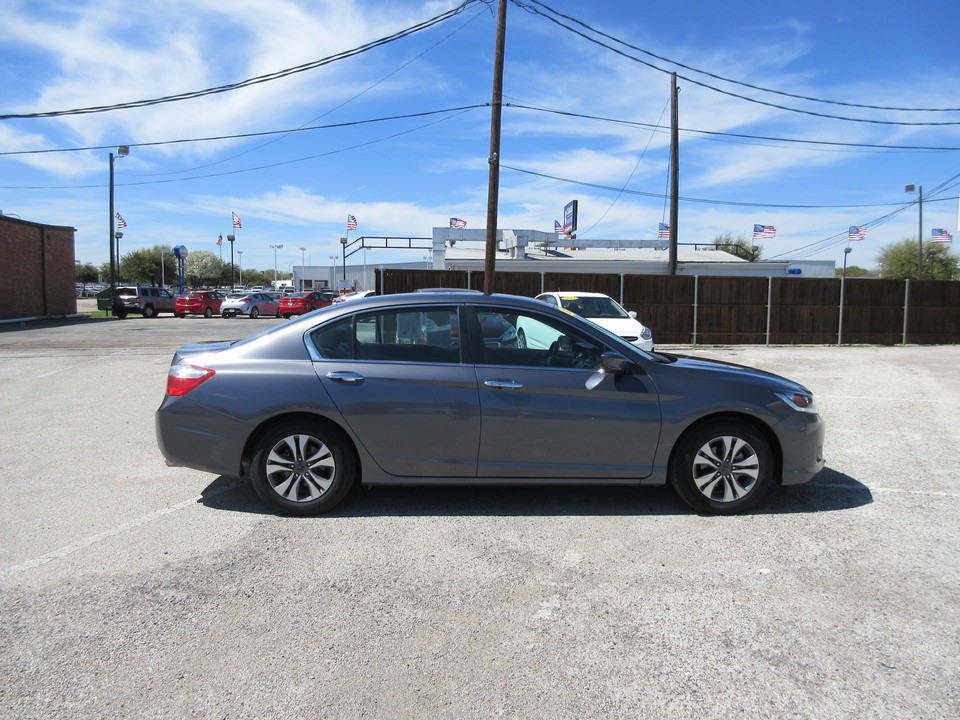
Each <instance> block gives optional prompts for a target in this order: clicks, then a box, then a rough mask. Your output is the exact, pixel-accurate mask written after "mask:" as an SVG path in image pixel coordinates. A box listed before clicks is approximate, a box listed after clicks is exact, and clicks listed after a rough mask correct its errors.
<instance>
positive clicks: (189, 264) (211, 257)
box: [183, 250, 229, 287]
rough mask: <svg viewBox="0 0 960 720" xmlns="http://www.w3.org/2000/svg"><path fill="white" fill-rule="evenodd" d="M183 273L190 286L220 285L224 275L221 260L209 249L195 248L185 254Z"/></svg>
mask: <svg viewBox="0 0 960 720" xmlns="http://www.w3.org/2000/svg"><path fill="white" fill-rule="evenodd" d="M228 267H229V263H228ZM228 272H229V271H228ZM183 274H184V279H185V281H186V283H187V285H190V286H191V287H203V286H209V285H220V279H221V278H222V277H223V275H224V269H223V262H222V261H221V260H220V258H218V257H217V256H216V255H215V254H214V253H212V252H210V251H209V250H195V251H194V252H191V253H188V254H187V259H186V260H185V261H184V266H183Z"/></svg>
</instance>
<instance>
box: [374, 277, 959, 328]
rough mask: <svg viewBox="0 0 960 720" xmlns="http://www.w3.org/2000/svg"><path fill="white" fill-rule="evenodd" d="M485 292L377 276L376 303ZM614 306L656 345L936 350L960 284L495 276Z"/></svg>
mask: <svg viewBox="0 0 960 720" xmlns="http://www.w3.org/2000/svg"><path fill="white" fill-rule="evenodd" d="M425 287H450V288H474V289H481V288H482V287H483V273H482V272H471V273H468V272H464V271H453V270H382V271H381V270H378V271H377V289H378V292H380V293H382V294H392V293H398V292H411V291H413V290H416V289H417V288H425ZM574 289H575V290H578V291H582V292H601V293H604V294H605V295H609V296H610V297H613V298H616V299H617V300H619V301H620V302H621V304H622V305H623V306H624V307H626V308H627V309H628V310H636V311H637V314H638V315H639V318H640V320H641V321H642V322H643V323H644V324H645V325H647V326H649V327H650V328H651V329H652V330H653V336H654V339H655V340H656V341H657V343H658V344H659V345H670V344H683V345H686V344H694V345H730V344H752V345H763V344H768V345H770V344H772V345H805V344H815V345H826V344H845V345H897V344H901V343H903V344H916V345H937V344H953V343H958V342H960V283H958V282H949V281H943V280H877V279H872V278H846V279H845V280H840V279H834V278H787V277H780V278H763V277H761V278H754V277H748V278H744V277H713V276H699V277H691V276H688V275H677V276H669V275H600V274H587V273H526V272H524V273H518V272H502V273H497V277H496V291H497V292H498V293H508V294H511V295H524V296H527V297H533V296H535V295H539V294H540V293H542V292H550V291H557V290H574Z"/></svg>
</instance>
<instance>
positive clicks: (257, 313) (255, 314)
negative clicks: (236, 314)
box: [250, 305, 260, 320]
mask: <svg viewBox="0 0 960 720" xmlns="http://www.w3.org/2000/svg"><path fill="white" fill-rule="evenodd" d="M258 317H260V308H258V307H257V306H256V305H254V306H253V307H252V308H250V318H251V319H253V320H255V319H256V318H258Z"/></svg>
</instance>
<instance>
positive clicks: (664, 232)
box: [657, 223, 670, 238]
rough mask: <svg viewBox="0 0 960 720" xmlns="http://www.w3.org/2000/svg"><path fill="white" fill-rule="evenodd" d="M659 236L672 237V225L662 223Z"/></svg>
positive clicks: (658, 232)
mask: <svg viewBox="0 0 960 720" xmlns="http://www.w3.org/2000/svg"><path fill="white" fill-rule="evenodd" d="M657 237H658V238H669V237H670V226H669V225H664V224H663V223H660V229H659V230H658V231H657Z"/></svg>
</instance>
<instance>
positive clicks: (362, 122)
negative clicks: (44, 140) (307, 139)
mask: <svg viewBox="0 0 960 720" xmlns="http://www.w3.org/2000/svg"><path fill="white" fill-rule="evenodd" d="M487 105H489V103H479V104H476V105H463V106H461V107H454V108H444V109H443V110H425V111H423V112H417V113H408V114H406V115H389V116H386V117H379V118H370V119H368V120H352V121H350V122H342V123H331V124H329V125H307V126H302V127H298V128H287V129H285V130H264V131H261V132H251V133H237V134H234V135H211V136H207V137H199V138H181V139H178V140H156V141H154V142H142V143H126V145H127V147H157V146H160V145H182V144H186V143H195V142H209V141H214V140H238V139H244V138H255V137H266V136H269V135H286V134H290V133H297V132H307V131H309V130H330V129H334V128H345V127H355V126H357V125H369V124H371V123H379V122H386V121H388V120H407V119H410V118H417V117H427V116H429V115H440V114H443V113H459V112H461V111H466V110H473V109H475V108H481V107H486V106H487ZM115 147H116V145H115V144H114V145H89V146H86V147H75V148H51V149H47V150H12V151H10V152H0V157H2V156H5V155H40V154H44V153H61V152H83V151H89V150H109V149H111V148H115Z"/></svg>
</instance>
